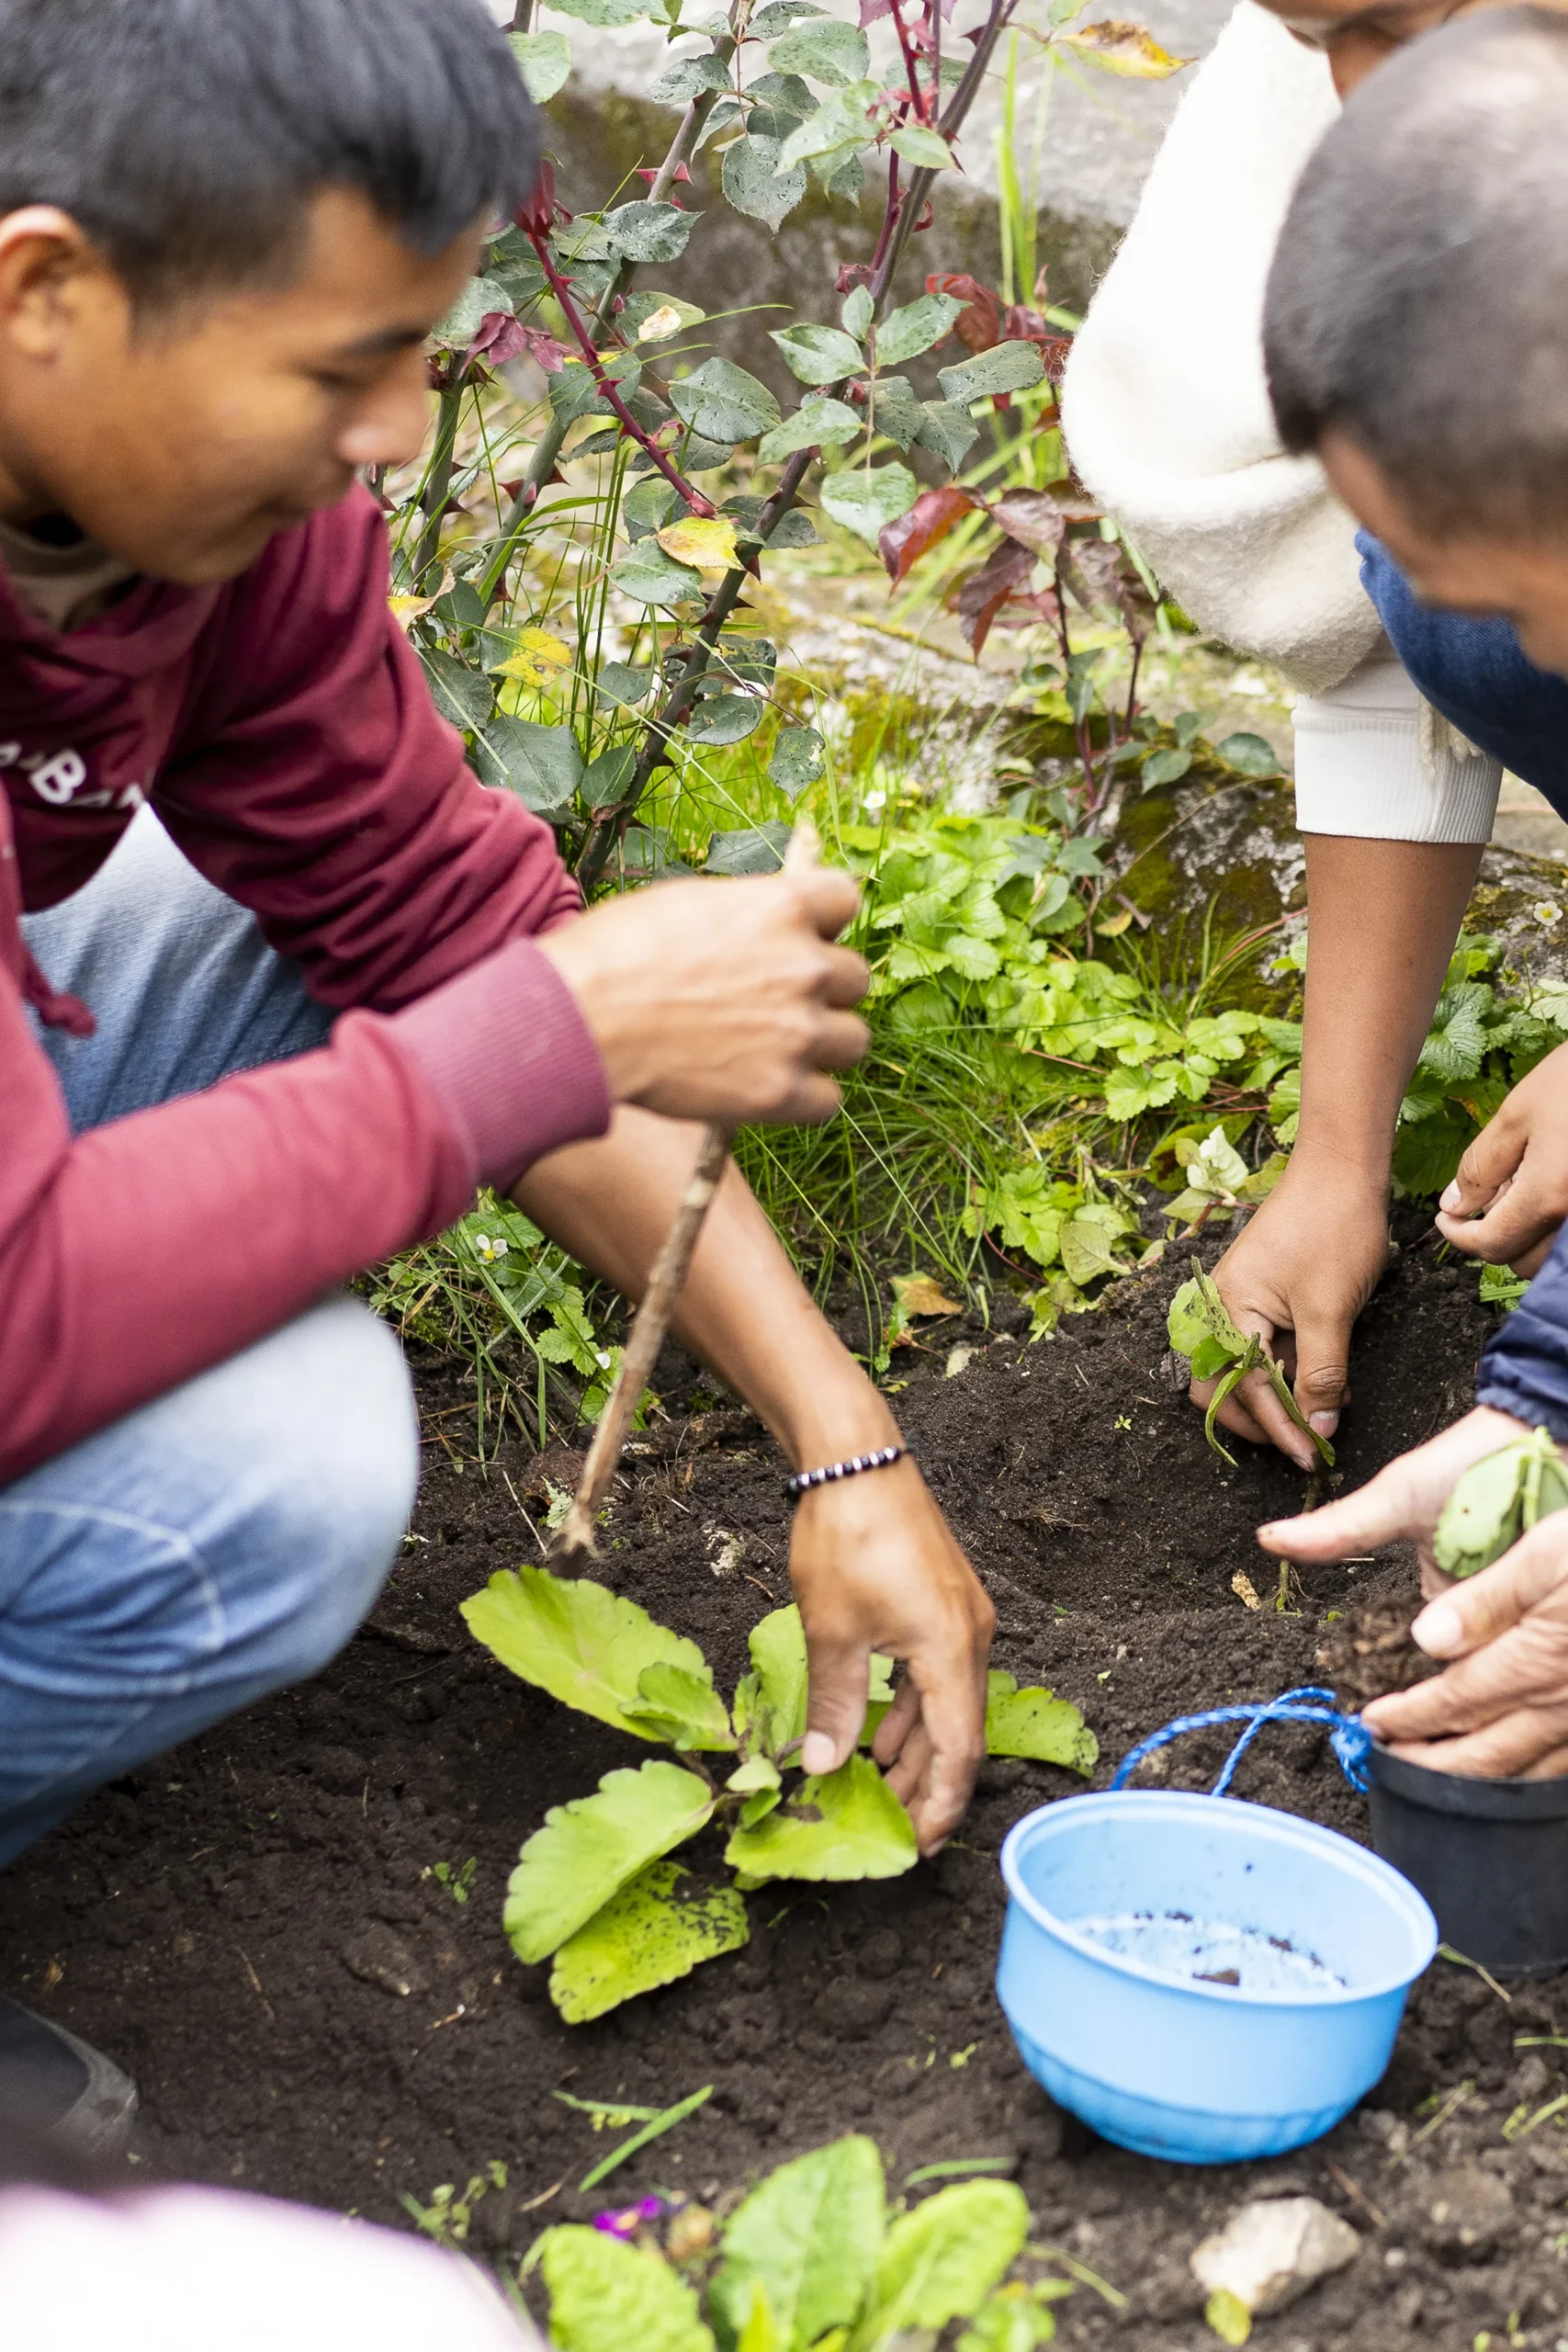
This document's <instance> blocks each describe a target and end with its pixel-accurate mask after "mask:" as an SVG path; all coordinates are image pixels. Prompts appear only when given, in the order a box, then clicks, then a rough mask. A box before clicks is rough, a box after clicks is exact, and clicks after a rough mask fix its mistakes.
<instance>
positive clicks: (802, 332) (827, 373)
mask: <svg viewBox="0 0 1568 2352" xmlns="http://www.w3.org/2000/svg"><path fill="white" fill-rule="evenodd" d="M773 342H774V343H776V344H777V345H778V347H779V349H780V350H781V351H782V352H783V354H784V364H785V366H786V367H787V368H789V370H790V373H791V374H792V375H794V376H798V377H799V379H800V380H801V382H802V383H803V384H836V383H837V382H838V380H839V379H840V377H841V376H852V375H853V374H854V373H855V372H856V370H857V369H859V368H863V367H864V366H865V354H864V353H863V351H862V349H861V347H860V345H859V344H858V343H857V342H856V341H855V339H854V337H853V335H852V334H845V333H844V331H843V329H842V327H818V326H811V325H809V324H807V325H804V326H797V327H780V328H777V329H775V330H774V333H773Z"/></svg>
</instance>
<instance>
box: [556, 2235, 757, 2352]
mask: <svg viewBox="0 0 1568 2352" xmlns="http://www.w3.org/2000/svg"><path fill="white" fill-rule="evenodd" d="M539 2267H540V2269H541V2270H542V2271H543V2273H544V2279H545V2285H546V2287H547V2290H548V2291H549V2298H550V2342H551V2343H552V2344H553V2345H554V2346H556V2352H628V2347H630V2346H636V2348H637V2352H714V2341H713V2337H712V2335H710V2333H709V2332H708V2330H707V2328H706V2327H705V2326H704V2324H703V2322H702V2320H701V2318H700V2316H699V2315H698V2311H697V2297H696V2290H695V2289H694V2288H692V2287H689V2286H688V2285H687V2284H686V2281H685V2280H684V2279H683V2278H682V2277H681V2276H680V2275H679V2273H678V2272H676V2271H674V2270H672V2269H671V2267H670V2265H669V2264H668V2263H667V2262H666V2261H665V2259H664V2256H662V2255H661V2254H658V2253H656V2252H655V2251H654V2249H653V2248H652V2247H651V2246H648V2247H644V2246H636V2245H625V2244H624V2243H623V2242H622V2240H621V2239H619V2238H613V2237H611V2236H610V2235H609V2234H608V2233H607V2232H606V2231H604V2230H592V2229H588V2228H585V2227H584V2226H583V2225H582V2224H581V2222H562V2223H560V2224H559V2226H558V2228H556V2229H553V2230H548V2231H547V2232H546V2233H545V2238H544V2241H543V2244H542V2245H541V2246H540V2248H539Z"/></svg>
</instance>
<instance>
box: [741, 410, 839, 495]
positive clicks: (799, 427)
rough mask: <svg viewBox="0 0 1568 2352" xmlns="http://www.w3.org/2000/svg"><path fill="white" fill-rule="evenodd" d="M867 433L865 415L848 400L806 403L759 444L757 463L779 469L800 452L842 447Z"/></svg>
mask: <svg viewBox="0 0 1568 2352" xmlns="http://www.w3.org/2000/svg"><path fill="white" fill-rule="evenodd" d="M864 431H865V418H864V416H863V414H861V413H858V412H857V411H856V410H854V409H852V408H851V406H850V404H849V402H848V401H829V400H821V399H818V400H810V401H802V402H801V404H800V406H799V408H797V409H796V410H795V414H794V415H793V416H786V417H785V419H784V423H783V424H776V425H775V426H774V427H773V431H772V432H771V433H769V434H765V435H763V437H762V439H761V441H760V442H759V443H758V445H757V458H758V462H759V464H761V465H764V466H776V465H778V464H779V463H780V462H781V460H782V459H784V458H790V457H793V456H794V455H795V451H796V450H797V449H818V448H821V449H835V448H842V447H843V445H844V444H845V442H846V441H853V440H855V439H856V438H857V437H858V436H859V435H861V434H862V433H863V432H864ZM794 511H795V510H794V509H793V508H792V509H791V512H792V513H793V512H794Z"/></svg>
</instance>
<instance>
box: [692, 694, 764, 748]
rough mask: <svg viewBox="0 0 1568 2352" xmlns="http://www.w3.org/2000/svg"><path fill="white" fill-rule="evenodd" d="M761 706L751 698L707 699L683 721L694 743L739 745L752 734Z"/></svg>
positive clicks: (759, 720) (727, 696)
mask: <svg viewBox="0 0 1568 2352" xmlns="http://www.w3.org/2000/svg"><path fill="white" fill-rule="evenodd" d="M763 708H764V706H763V705H762V704H761V702H759V701H758V699H757V697H756V695H709V697H708V699H707V700H706V701H705V702H700V703H698V705H697V707H696V708H695V710H694V711H693V713H692V715H691V718H689V719H688V720H687V721H686V733H687V735H688V736H689V738H690V739H691V741H693V742H694V743H715V744H717V743H740V742H744V741H745V739H746V737H747V736H748V735H751V734H754V733H755V732H756V729H757V728H758V726H759V724H760V723H761V717H762V711H763Z"/></svg>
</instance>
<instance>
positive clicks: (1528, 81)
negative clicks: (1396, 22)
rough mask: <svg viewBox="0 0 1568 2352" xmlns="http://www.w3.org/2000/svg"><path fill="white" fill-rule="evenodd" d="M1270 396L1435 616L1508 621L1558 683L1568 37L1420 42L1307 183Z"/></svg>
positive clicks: (1285, 268)
mask: <svg viewBox="0 0 1568 2352" xmlns="http://www.w3.org/2000/svg"><path fill="white" fill-rule="evenodd" d="M1264 342H1265V346H1266V355H1267V361H1268V368H1269V390H1270V393H1271V394H1272V397H1273V401H1274V413H1275V415H1276V418H1277V420H1278V423H1279V427H1280V435H1281V437H1282V439H1283V440H1284V443H1285V446H1286V447H1287V448H1288V449H1291V450H1294V451H1303V450H1309V449H1312V450H1316V451H1317V453H1318V454H1319V456H1320V457H1321V458H1322V459H1323V462H1324V464H1325V468H1326V469H1327V471H1328V474H1329V478H1330V480H1331V481H1333V483H1334V486H1335V488H1336V489H1337V491H1338V492H1339V494H1340V496H1341V497H1342V498H1343V499H1344V500H1345V502H1346V503H1347V504H1348V506H1349V507H1350V508H1351V510H1352V511H1353V512H1354V513H1355V515H1357V516H1358V517H1359V520H1360V521H1361V522H1363V523H1364V524H1366V525H1367V526H1368V527H1369V529H1371V530H1372V531H1374V532H1375V533H1376V534H1377V536H1378V537H1380V538H1381V539H1382V541H1383V542H1384V544H1385V545H1386V546H1387V548H1389V551H1390V553H1391V554H1392V555H1393V557H1394V559H1395V560H1396V561H1397V562H1399V563H1400V564H1401V566H1402V567H1403V569H1404V571H1405V572H1406V573H1407V574H1408V576H1409V578H1410V581H1411V583H1412V585H1413V586H1414V588H1415V589H1416V593H1417V594H1418V595H1420V596H1422V597H1424V598H1425V599H1426V600H1427V602H1428V603H1431V604H1435V605H1450V606H1453V607H1454V608H1456V609H1458V610H1461V611H1466V612H1472V613H1505V614H1506V615H1508V616H1510V617H1511V618H1512V619H1513V620H1514V621H1515V622H1516V623H1517V627H1518V631H1519V636H1520V639H1521V640H1522V642H1523V644H1524V646H1525V649H1526V650H1527V651H1528V652H1529V654H1530V655H1531V657H1532V658H1533V659H1534V660H1535V661H1537V662H1540V663H1541V664H1542V665H1543V666H1544V667H1547V668H1550V669H1554V670H1562V671H1565V672H1568V17H1560V16H1556V15H1553V14H1551V13H1549V12H1548V11H1545V10H1542V9H1539V8H1510V9H1507V10H1504V11H1496V12H1493V13H1489V14H1485V15H1482V16H1477V17H1469V18H1467V19H1466V20H1465V21H1464V22H1463V23H1461V24H1454V25H1450V26H1448V27H1446V28H1444V29H1443V30H1442V31H1440V32H1438V33H1434V34H1432V35H1431V36H1430V37H1429V38H1428V39H1427V40H1420V41H1417V42H1415V43H1413V44H1412V46H1411V47H1410V48H1408V49H1406V50H1404V51H1401V53H1400V54H1399V55H1398V56H1397V57H1394V58H1393V59H1392V60H1391V61H1390V62H1389V63H1388V64H1386V65H1384V66H1382V67H1381V68H1380V69H1379V71H1378V72H1377V73H1376V74H1373V75H1372V77H1371V79H1370V80H1369V82H1368V83H1367V84H1366V85H1365V87H1364V88H1363V89H1361V90H1359V91H1358V93H1357V94H1356V96H1354V97H1353V98H1352V99H1351V100H1350V102H1349V104H1348V106H1347V107H1346V108H1345V111H1344V113H1343V115H1342V116H1341V117H1340V119H1339V120H1338V122H1337V123H1336V124H1335V126H1334V128H1333V129H1332V130H1330V131H1329V132H1328V134H1327V135H1326V137H1325V139H1324V141H1323V142H1322V144H1321V145H1320V146H1319V147H1318V149H1317V151H1316V153H1314V156H1313V158H1312V160H1311V162H1310V163H1309V164H1308V165H1307V167H1306V170H1305V171H1304V172H1303V175H1302V178H1301V181H1300V183H1299V185H1298V187H1297V189H1296V193H1295V197H1294V198H1293V200H1292V205H1291V209H1290V213H1289V215H1288V217H1287V219H1286V222H1285V226H1284V230H1283V232H1282V233H1281V235H1280V244H1279V249H1278V251H1277V253H1276V254H1275V258H1274V266H1273V269H1272V271H1271V273H1270V276H1269V295H1268V302H1267V306H1266V315H1265V322H1264Z"/></svg>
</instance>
